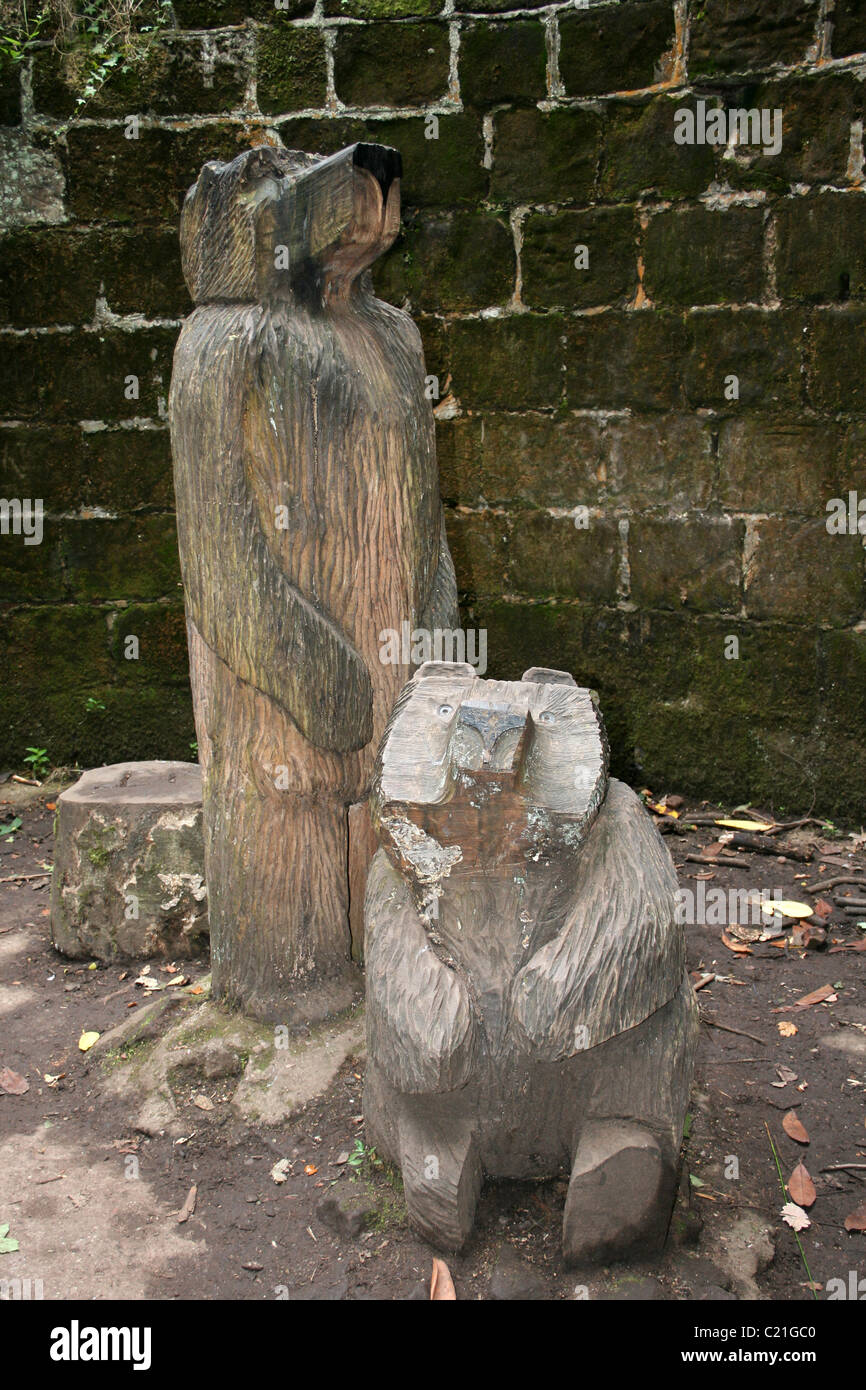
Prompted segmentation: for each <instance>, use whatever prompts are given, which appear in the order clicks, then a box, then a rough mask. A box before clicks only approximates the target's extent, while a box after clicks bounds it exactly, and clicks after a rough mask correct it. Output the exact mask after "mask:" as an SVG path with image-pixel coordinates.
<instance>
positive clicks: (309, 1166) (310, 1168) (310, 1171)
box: [304, 1163, 319, 1178]
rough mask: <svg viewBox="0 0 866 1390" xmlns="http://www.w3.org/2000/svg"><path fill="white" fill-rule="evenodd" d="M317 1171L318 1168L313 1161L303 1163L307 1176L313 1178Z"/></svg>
mask: <svg viewBox="0 0 866 1390" xmlns="http://www.w3.org/2000/svg"><path fill="white" fill-rule="evenodd" d="M318 1171H319V1170H318V1168H317V1167H316V1165H315V1163H305V1164H304V1172H305V1173H306V1175H307V1177H308V1178H314V1177H315V1176H316V1174H317V1173H318Z"/></svg>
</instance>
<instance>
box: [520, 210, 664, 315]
mask: <svg viewBox="0 0 866 1390" xmlns="http://www.w3.org/2000/svg"><path fill="white" fill-rule="evenodd" d="M637 238H638V225H637V218H636V215H635V209H634V208H633V207H615V208H590V209H587V210H585V211H582V212H556V213H542V212H533V213H530V214H529V216H528V218H527V219H526V221H525V222H524V224H523V250H522V253H521V268H522V271H523V290H522V297H523V302H524V304H526V305H528V306H529V307H530V308H532V309H548V308H558V307H566V308H573V309H589V308H593V307H595V306H596V305H601V304H613V305H624V304H625V302H626V301H627V300H628V299H631V298H632V297H633V296H634V294H635V292H636V290H637V286H638V270H637V260H638V250H637Z"/></svg>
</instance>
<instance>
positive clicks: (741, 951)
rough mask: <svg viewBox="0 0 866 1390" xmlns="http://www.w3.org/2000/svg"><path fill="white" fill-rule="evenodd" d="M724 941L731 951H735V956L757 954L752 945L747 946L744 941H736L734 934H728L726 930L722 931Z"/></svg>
mask: <svg viewBox="0 0 866 1390" xmlns="http://www.w3.org/2000/svg"><path fill="white" fill-rule="evenodd" d="M722 941H723V942H724V944H725V945H726V946H727V948H728V950H729V951H733V953H734V955H735V956H753V955H754V954H755V953H754V951H753V950H752V948H751V946H746V945H745V944H744V943H743V942H742V941H735V940H734V938H733V937H732V936H728V933H727V932H726V931H723V932H722Z"/></svg>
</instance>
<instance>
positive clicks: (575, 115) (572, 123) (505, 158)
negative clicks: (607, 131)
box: [491, 107, 602, 203]
mask: <svg viewBox="0 0 866 1390" xmlns="http://www.w3.org/2000/svg"><path fill="white" fill-rule="evenodd" d="M494 128H495V139H494V145H493V175H492V180H491V195H492V197H493V198H494V199H495V200H496V201H497V202H499V201H503V202H510V203H534V202H538V203H545V202H548V201H549V199H550V197H551V191H552V190H555V192H556V198H557V201H558V202H562V203H584V202H587V201H588V200H589V199H590V197H591V195H592V192H593V189H594V187H595V179H596V171H597V168H598V160H599V153H600V150H601V132H602V118H601V116H600V115H599V113H598V112H596V111H590V110H584V109H582V108H569V107H559V108H557V109H555V110H553V111H539V110H538V109H537V108H536V107H529V108H516V109H514V110H510V111H500V112H497V114H496V116H495V117H494Z"/></svg>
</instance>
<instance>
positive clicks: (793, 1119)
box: [782, 1110, 809, 1144]
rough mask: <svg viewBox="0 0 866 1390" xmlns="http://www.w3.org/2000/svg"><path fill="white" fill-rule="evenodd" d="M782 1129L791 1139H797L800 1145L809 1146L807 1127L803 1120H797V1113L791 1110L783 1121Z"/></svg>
mask: <svg viewBox="0 0 866 1390" xmlns="http://www.w3.org/2000/svg"><path fill="white" fill-rule="evenodd" d="M782 1128H783V1130H784V1131H785V1133H786V1134H787V1136H788V1138H789V1139H795V1140H796V1141H797V1143H798V1144H808V1142H809V1135H808V1133H807V1130H806V1126H805V1125H804V1124H803V1123H802V1121H801V1120H798V1119H797V1115H796V1112H795V1111H793V1110H789V1111H788V1112H787V1114H786V1115H785V1116H783V1119H782Z"/></svg>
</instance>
